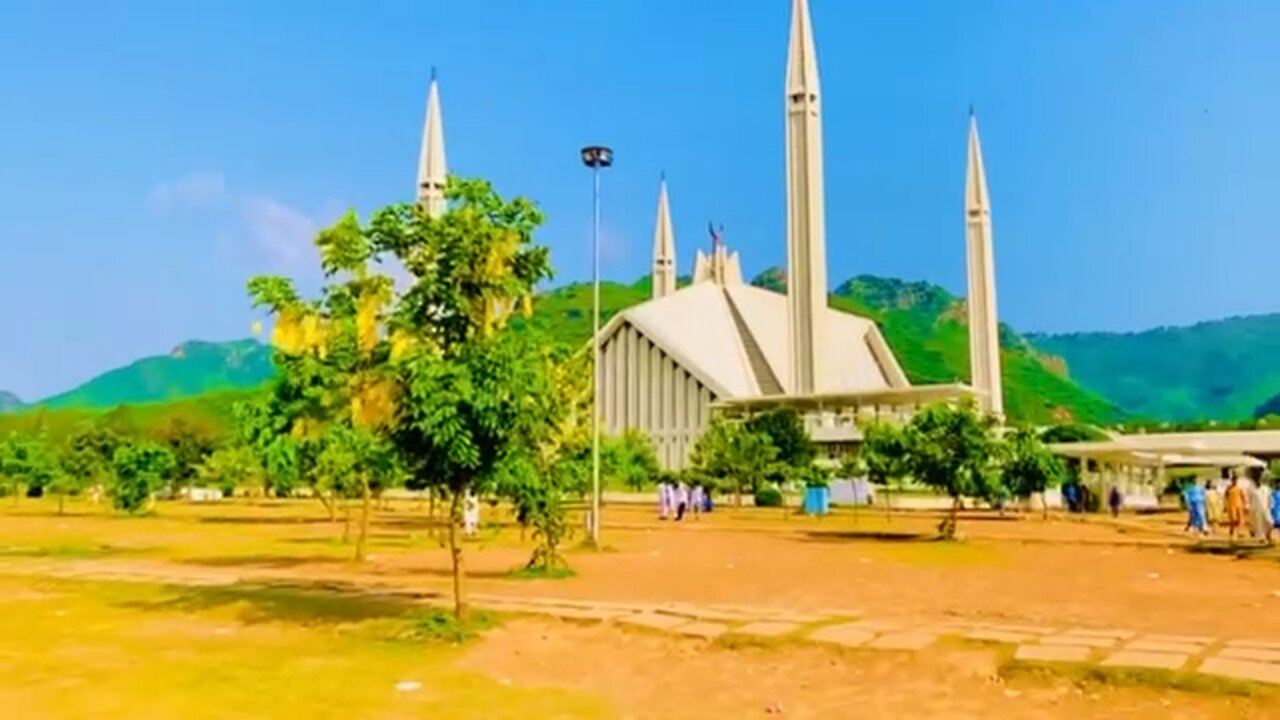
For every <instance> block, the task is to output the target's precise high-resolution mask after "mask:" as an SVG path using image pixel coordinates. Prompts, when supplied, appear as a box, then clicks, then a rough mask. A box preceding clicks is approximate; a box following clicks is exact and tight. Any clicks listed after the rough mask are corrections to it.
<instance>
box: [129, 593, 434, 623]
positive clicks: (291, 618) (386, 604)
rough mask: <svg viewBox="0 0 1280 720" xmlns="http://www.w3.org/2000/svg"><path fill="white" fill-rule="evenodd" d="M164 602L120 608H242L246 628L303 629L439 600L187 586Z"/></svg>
mask: <svg viewBox="0 0 1280 720" xmlns="http://www.w3.org/2000/svg"><path fill="white" fill-rule="evenodd" d="M172 590H173V593H172V594H171V595H169V596H167V597H165V598H163V599H160V600H131V601H125V602H121V603H118V606H119V607H124V608H128V609H133V610H142V611H146V612H152V611H168V612H174V611H177V612H201V611H209V610H218V609H222V608H227V607H238V609H239V611H238V613H237V619H238V620H239V621H240V622H243V623H245V624H249V625H252V624H259V623H268V622H288V623H294V624H298V625H340V624H345V623H355V622H361V621H364V620H375V619H379V618H391V617H402V616H404V615H406V614H408V613H410V612H412V611H414V610H420V609H421V607H422V606H421V604H420V603H418V602H416V600H417V599H421V598H424V597H439V596H438V595H433V594H427V593H415V594H410V593H405V594H396V595H375V594H371V593H369V592H367V591H363V590H360V589H358V588H356V587H354V586H350V585H344V584H341V583H257V584H254V583H237V584H235V585H222V586H182V587H174V588H172Z"/></svg>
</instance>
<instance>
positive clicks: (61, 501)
mask: <svg viewBox="0 0 1280 720" xmlns="http://www.w3.org/2000/svg"><path fill="white" fill-rule="evenodd" d="M66 512H67V494H66V493H58V514H59V515H65V514H66Z"/></svg>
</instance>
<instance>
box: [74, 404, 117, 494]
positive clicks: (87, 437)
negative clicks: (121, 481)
mask: <svg viewBox="0 0 1280 720" xmlns="http://www.w3.org/2000/svg"><path fill="white" fill-rule="evenodd" d="M122 442H123V440H122V439H121V438H120V437H119V436H118V435H116V434H115V433H114V432H112V431H111V430H110V429H108V427H107V425H106V424H105V423H101V422H97V423H95V422H89V423H86V424H83V425H81V426H80V427H79V428H77V429H76V430H75V431H74V432H73V433H72V434H71V436H70V437H68V438H67V445H66V449H65V450H64V451H63V453H62V467H63V470H64V471H65V472H66V474H67V475H68V476H69V477H70V479H69V481H68V482H69V483H70V485H71V486H72V490H73V491H74V490H78V489H81V488H84V487H86V486H88V487H93V488H98V489H99V490H100V489H102V488H106V487H108V486H109V485H110V484H111V483H112V482H113V481H114V479H115V468H114V466H113V465H112V460H113V459H114V457H115V453H116V448H118V447H119V446H120V445H121V443H122ZM96 492H98V491H97V490H95V493H96ZM97 497H98V496H97V494H95V495H94V500H95V502H96V501H97Z"/></svg>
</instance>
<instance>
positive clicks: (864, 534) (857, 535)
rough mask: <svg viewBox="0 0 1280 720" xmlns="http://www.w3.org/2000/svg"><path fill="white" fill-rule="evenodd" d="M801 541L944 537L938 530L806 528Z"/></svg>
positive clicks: (922, 540)
mask: <svg viewBox="0 0 1280 720" xmlns="http://www.w3.org/2000/svg"><path fill="white" fill-rule="evenodd" d="M799 539H800V540H801V542H816V543H839V542H850V541H856V540H880V541H886V542H904V543H935V542H940V541H942V540H943V538H941V537H939V536H938V534H937V533H936V532H911V531H909V530H901V531H895V530H806V531H804V532H801V533H799Z"/></svg>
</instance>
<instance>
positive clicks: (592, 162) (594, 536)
mask: <svg viewBox="0 0 1280 720" xmlns="http://www.w3.org/2000/svg"><path fill="white" fill-rule="evenodd" d="M582 164H584V165H586V166H587V167H589V168H591V179H592V191H591V204H592V215H593V225H592V229H591V265H592V269H591V295H592V298H591V369H592V373H593V374H594V375H595V383H594V385H593V387H592V391H591V420H592V423H591V528H590V529H591V544H592V545H594V546H595V547H596V548H597V549H598V548H599V547H600V378H601V375H602V374H603V372H602V369H601V367H600V169H601V168H607V167H609V166H610V165H612V164H613V150H611V149H609V148H607V147H604V146H603V145H589V146H587V147H584V148H582Z"/></svg>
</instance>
